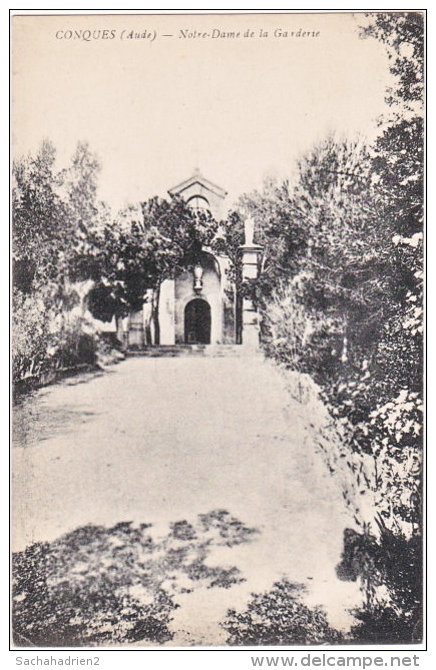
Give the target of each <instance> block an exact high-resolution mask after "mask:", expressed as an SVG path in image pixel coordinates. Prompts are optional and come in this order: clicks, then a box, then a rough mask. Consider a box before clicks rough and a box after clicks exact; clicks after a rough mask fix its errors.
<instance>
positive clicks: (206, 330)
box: [185, 298, 211, 344]
mask: <svg viewBox="0 0 436 670" xmlns="http://www.w3.org/2000/svg"><path fill="white" fill-rule="evenodd" d="M210 324H211V318H210V306H209V304H208V303H207V302H206V300H202V299H201V298H194V299H193V300H191V301H190V302H188V304H187V305H186V307H185V342H186V344H210Z"/></svg>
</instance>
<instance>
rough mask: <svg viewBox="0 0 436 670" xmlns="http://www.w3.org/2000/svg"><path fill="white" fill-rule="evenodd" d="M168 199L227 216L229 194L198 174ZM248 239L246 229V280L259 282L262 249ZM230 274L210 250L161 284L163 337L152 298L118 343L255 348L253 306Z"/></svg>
mask: <svg viewBox="0 0 436 670" xmlns="http://www.w3.org/2000/svg"><path fill="white" fill-rule="evenodd" d="M168 193H169V195H170V196H179V197H181V198H183V199H184V200H185V202H186V203H187V204H188V205H189V206H190V207H192V208H193V209H194V210H196V211H204V212H210V213H211V214H212V216H213V217H214V219H215V220H217V221H219V220H220V219H223V218H224V217H225V215H226V202H225V200H226V196H227V192H226V191H225V190H224V189H223V188H221V187H220V186H218V185H216V184H214V183H213V182H211V181H209V180H208V179H206V178H205V177H203V175H201V173H200V172H198V171H197V172H196V173H194V175H193V176H192V177H190V178H189V179H186V180H185V181H183V182H181V183H180V184H178V185H177V186H175V187H173V188H171V189H170V190H169V191H168ZM248 237H249V238H251V239H247V229H246V244H245V245H242V247H241V249H242V263H243V276H244V277H245V278H255V277H257V274H258V260H259V252H258V251H259V250H260V247H258V245H255V244H253V240H252V231H251V234H250V233H248ZM229 268H230V261H229V259H228V258H227V257H226V256H224V255H220V254H216V253H212V251H211V250H210V249H208V248H203V249H201V251H200V252H197V253H196V254H195V258H193V259H191V260H190V259H188V260H187V263H186V267H185V268H184V269H183V270H182V271H180V272H178V273H177V274H176V275H175V277H174V278H173V279H166V280H165V281H164V282H163V283H162V285H161V288H160V294H159V303H158V319H159V322H158V332H156V324H155V323H154V322H153V319H152V302H151V293H152V292H150V295H149V296H146V299H145V301H144V304H143V307H142V309H141V310H138V311H136V312H132V313H131V314H130V315H129V316H128V317H127V318H126V319H124V320H123V321H122V323H120V325H119V332H118V338H119V339H120V340H121V341H122V342H123V343H124V345H125V346H126V347H127V348H139V349H141V348H144V347H146V346H150V345H156V344H159V345H210V344H212V345H225V344H241V343H243V342H244V343H248V342H249V341H252V343H255V344H256V340H257V338H258V334H257V321H256V315H255V313H254V309H253V307H252V305H250V304H248V303H249V302H250V301H248V302H247V300H244V301H241V300H239V299H238V296H237V295H236V291H235V286H234V285H233V284H232V282H231V281H230V279H229V273H228V272H227V270H228V269H229ZM253 327H254V330H255V331H256V332H254V330H253ZM243 331H245V337H244V335H243ZM252 331H253V332H252Z"/></svg>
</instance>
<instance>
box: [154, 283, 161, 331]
mask: <svg viewBox="0 0 436 670" xmlns="http://www.w3.org/2000/svg"><path fill="white" fill-rule="evenodd" d="M159 298H160V284H159V285H158V286H157V287H156V288H155V289H154V291H153V317H152V318H153V326H154V343H155V344H160V326H159Z"/></svg>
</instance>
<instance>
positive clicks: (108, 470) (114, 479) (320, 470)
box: [13, 356, 359, 646]
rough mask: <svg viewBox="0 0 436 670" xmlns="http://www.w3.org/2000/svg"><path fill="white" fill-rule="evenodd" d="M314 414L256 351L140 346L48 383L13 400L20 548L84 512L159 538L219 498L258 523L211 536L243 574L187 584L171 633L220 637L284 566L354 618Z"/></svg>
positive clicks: (82, 518)
mask: <svg viewBox="0 0 436 670" xmlns="http://www.w3.org/2000/svg"><path fill="white" fill-rule="evenodd" d="M308 420H309V417H307V416H305V414H304V407H303V406H301V405H299V404H298V403H297V402H296V401H294V400H292V398H290V396H289V395H288V394H287V393H286V391H285V388H284V381H283V378H282V376H281V374H280V373H279V371H278V370H277V369H276V368H275V367H274V366H272V365H271V364H269V363H267V362H264V361H263V359H262V358H260V357H259V358H206V357H205V358H202V357H198V358H197V357H189V356H188V357H182V358H143V357H135V358H131V359H128V360H126V361H124V362H122V363H120V364H119V365H117V366H114V367H112V368H110V370H109V371H108V372H106V373H98V374H97V373H96V374H87V375H81V376H78V377H75V378H71V379H68V380H64V381H63V382H62V383H60V384H57V385H54V386H51V387H47V388H44V389H41V390H39V391H38V392H36V393H35V394H34V395H33V396H32V397H27V398H26V399H25V400H23V401H22V402H21V404H20V406H19V407H18V408H17V409H16V412H15V448H14V451H13V528H14V534H13V542H14V550H16V551H21V550H23V549H25V548H26V547H28V546H29V545H31V544H33V543H35V542H41V541H46V542H53V541H54V540H56V539H57V538H59V537H60V536H62V535H63V534H65V533H69V532H71V531H73V530H75V529H77V528H79V527H82V526H86V525H87V524H97V525H102V526H105V527H112V526H114V525H115V524H118V523H121V522H127V521H130V522H132V524H133V525H135V524H136V525H139V524H141V523H150V524H152V525H153V531H152V532H153V534H154V536H155V537H164V536H165V535H166V534H167V533H168V528H169V524H170V523H174V522H177V521H184V520H188V521H190V522H192V523H194V522H195V520H196V519H197V518H198V515H204V514H209V513H210V512H213V511H215V510H222V511H225V512H226V513H228V514H229V515H231V517H232V518H235V519H237V520H238V521H240V522H241V523H242V524H244V525H245V526H246V527H247V528H252V529H256V530H257V531H258V532H257V533H253V535H252V536H250V538H249V541H247V542H245V541H244V542H241V543H240V544H236V545H232V546H228V545H226V544H225V543H222V544H220V543H215V544H213V545H211V547H210V553H209V555H208V556H207V558H206V564H207V565H211V566H213V565H217V564H218V565H223V566H224V565H225V566H237V568H238V570H239V571H240V574H241V575H242V577H243V578H244V579H245V581H243V582H241V583H236V584H234V585H232V586H231V587H229V588H210V587H209V588H207V587H206V586H205V587H204V588H198V589H196V590H194V591H192V592H189V589H187V590H186V593H179V595H178V597H177V601H178V604H179V605H180V607H179V608H178V609H177V610H175V614H174V620H173V621H172V623H171V629H172V631H174V632H175V636H174V638H173V640H172V641H171V642H168V643H167V644H172V645H176V646H179V645H188V644H189V645H192V644H204V645H222V644H225V640H226V634H225V631H223V630H222V628H221V627H220V626H219V625H218V623H219V621H222V620H223V618H224V616H225V614H226V611H227V609H228V608H237V609H242V608H244V607H245V605H246V603H247V600H248V598H249V596H250V594H251V593H253V592H256V593H259V592H262V591H265V590H268V589H270V588H271V587H272V585H273V583H274V582H275V581H277V580H280V579H282V578H283V577H287V578H288V579H289V580H291V581H292V582H296V583H302V584H305V585H306V586H308V589H309V590H308V592H307V595H306V598H305V600H306V602H307V603H308V604H310V605H315V604H319V605H322V607H323V608H324V609H325V611H326V612H327V616H328V620H329V623H330V624H331V625H333V626H335V627H336V628H342V629H347V628H348V627H349V624H350V620H351V618H350V616H349V614H348V609H349V608H350V607H353V606H354V605H355V604H356V603H358V602H359V593H358V589H357V586H356V584H353V583H348V582H341V581H339V580H338V579H337V577H336V573H335V566H336V565H337V563H338V562H339V559H340V553H341V549H342V534H343V530H344V528H345V527H346V526H347V524H348V519H347V517H346V515H345V511H344V508H343V503H342V499H341V495H340V492H339V490H338V489H337V488H336V484H335V482H334V481H333V480H332V478H331V477H330V475H329V473H328V472H327V470H326V468H325V467H324V464H323V462H322V459H321V456H320V455H319V454H317V453H316V452H315V450H314V447H313V446H312V445H311V443H310V441H309V439H308V438H307V435H306V431H305V424H306V423H307V421H308Z"/></svg>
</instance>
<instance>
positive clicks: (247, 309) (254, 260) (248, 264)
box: [241, 242, 263, 349]
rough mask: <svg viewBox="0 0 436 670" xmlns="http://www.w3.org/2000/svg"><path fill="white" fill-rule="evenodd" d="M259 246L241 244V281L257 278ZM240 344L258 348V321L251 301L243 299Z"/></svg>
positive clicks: (260, 249)
mask: <svg viewBox="0 0 436 670" xmlns="http://www.w3.org/2000/svg"><path fill="white" fill-rule="evenodd" d="M262 249H263V247H261V246H260V245H259V244H254V243H253V242H251V243H250V244H243V245H242V246H241V250H242V279H244V280H247V279H248V280H250V281H253V280H256V279H257V278H258V276H259V261H260V256H261V254H262ZM242 344H243V345H244V347H248V348H250V349H257V347H258V346H259V320H258V315H257V311H256V309H255V307H254V304H253V301H252V300H251V299H250V298H243V301H242Z"/></svg>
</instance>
